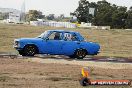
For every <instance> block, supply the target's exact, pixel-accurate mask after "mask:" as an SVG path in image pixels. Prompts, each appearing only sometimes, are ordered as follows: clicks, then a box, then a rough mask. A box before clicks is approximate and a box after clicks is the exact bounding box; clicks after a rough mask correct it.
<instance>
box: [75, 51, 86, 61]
mask: <svg viewBox="0 0 132 88" xmlns="http://www.w3.org/2000/svg"><path fill="white" fill-rule="evenodd" d="M86 55H87V51H86V50H84V49H78V50H76V52H75V57H76V58H77V59H83V58H84V57H85V56H86Z"/></svg>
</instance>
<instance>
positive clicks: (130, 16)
mask: <svg viewBox="0 0 132 88" xmlns="http://www.w3.org/2000/svg"><path fill="white" fill-rule="evenodd" d="M126 28H132V6H131V7H130V9H129V10H128V12H127V18H126Z"/></svg>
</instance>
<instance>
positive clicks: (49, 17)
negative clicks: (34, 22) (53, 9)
mask: <svg viewBox="0 0 132 88" xmlns="http://www.w3.org/2000/svg"><path fill="white" fill-rule="evenodd" d="M47 19H48V20H53V19H55V14H49V15H48V16H47Z"/></svg>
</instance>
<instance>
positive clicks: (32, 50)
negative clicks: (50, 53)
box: [23, 45, 37, 56]
mask: <svg viewBox="0 0 132 88" xmlns="http://www.w3.org/2000/svg"><path fill="white" fill-rule="evenodd" d="M23 51H24V55H25V56H34V55H35V54H36V53H37V48H36V47H35V46H33V45H27V46H25V47H24V50H23Z"/></svg>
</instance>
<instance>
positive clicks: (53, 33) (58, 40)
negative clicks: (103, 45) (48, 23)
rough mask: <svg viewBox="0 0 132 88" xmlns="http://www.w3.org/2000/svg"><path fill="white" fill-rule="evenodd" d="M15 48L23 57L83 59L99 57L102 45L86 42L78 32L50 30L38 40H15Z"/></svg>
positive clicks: (37, 38)
mask: <svg viewBox="0 0 132 88" xmlns="http://www.w3.org/2000/svg"><path fill="white" fill-rule="evenodd" d="M14 48H15V49H16V50H17V51H18V52H19V54H20V55H22V56H34V55H35V54H50V55H66V56H69V57H70V58H77V59H83V58H84V57H85V56H86V55H97V54H98V53H99V50H100V45H99V44H97V43H93V42H86V41H85V40H84V38H83V37H82V36H81V35H80V33H78V32H74V31H65V30H48V31H45V32H44V33H42V34H41V35H40V36H38V37H36V38H20V39H15V40H14Z"/></svg>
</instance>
